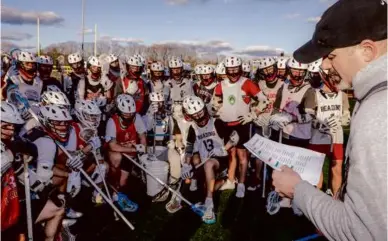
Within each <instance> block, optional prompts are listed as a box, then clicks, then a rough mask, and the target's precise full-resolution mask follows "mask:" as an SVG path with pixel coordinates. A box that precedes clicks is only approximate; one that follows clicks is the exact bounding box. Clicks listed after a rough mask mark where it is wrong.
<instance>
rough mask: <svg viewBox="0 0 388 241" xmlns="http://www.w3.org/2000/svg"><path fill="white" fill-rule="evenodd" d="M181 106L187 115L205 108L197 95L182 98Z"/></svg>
mask: <svg viewBox="0 0 388 241" xmlns="http://www.w3.org/2000/svg"><path fill="white" fill-rule="evenodd" d="M183 108H184V109H185V111H186V113H187V114H188V115H194V114H196V113H198V112H200V111H201V110H203V109H204V108H205V103H204V102H203V100H202V99H201V98H199V97H198V96H187V97H186V98H185V99H184V100H183Z"/></svg>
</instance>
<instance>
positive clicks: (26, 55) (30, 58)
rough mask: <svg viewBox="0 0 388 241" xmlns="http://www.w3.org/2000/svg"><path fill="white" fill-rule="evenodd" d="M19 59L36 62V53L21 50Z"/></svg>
mask: <svg viewBox="0 0 388 241" xmlns="http://www.w3.org/2000/svg"><path fill="white" fill-rule="evenodd" d="M18 61H20V62H32V63H35V62H36V57H35V55H34V54H32V53H30V52H27V51H21V52H20V53H19V55H18Z"/></svg>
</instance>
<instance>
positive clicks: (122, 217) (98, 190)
mask: <svg viewBox="0 0 388 241" xmlns="http://www.w3.org/2000/svg"><path fill="white" fill-rule="evenodd" d="M28 111H29V112H30V114H31V116H32V117H33V118H34V119H36V120H37V121H38V123H39V124H40V125H41V126H42V127H43V128H45V127H44V125H42V124H41V123H40V121H39V118H38V116H36V114H35V113H34V112H33V111H32V110H31V109H28ZM55 144H57V146H58V147H59V149H61V150H62V151H63V153H65V155H66V156H67V157H68V158H70V159H73V157H72V156H71V155H70V153H69V152H68V151H67V150H66V148H65V147H63V146H62V145H61V144H60V143H58V142H57V141H55ZM79 171H80V172H81V174H82V175H83V176H84V177H85V178H86V180H88V182H89V183H90V184H92V186H93V187H94V188H95V189H96V191H97V192H98V193H99V194H101V196H102V198H104V200H105V201H106V202H107V203H108V204H109V205H110V206H111V207H112V208H113V210H115V212H116V213H117V214H118V215H119V216H120V217H121V219H122V220H123V221H124V222H125V223H126V224H127V225H128V227H129V228H131V229H132V230H134V229H135V227H134V226H133V225H132V224H131V223H130V222H129V221H128V220H127V218H126V217H125V216H124V215H123V214H122V213H121V212H120V210H119V209H118V208H117V207H116V206H115V205H114V204H113V202H112V201H111V200H110V199H109V198H108V197H107V196H106V195H105V193H104V192H103V191H102V190H101V189H100V188H99V187H98V186H97V184H96V183H95V182H94V181H93V180H92V178H91V177H90V176H89V175H88V174H87V173H86V172H85V170H84V169H82V168H80V170H79Z"/></svg>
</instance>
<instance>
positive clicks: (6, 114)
mask: <svg viewBox="0 0 388 241" xmlns="http://www.w3.org/2000/svg"><path fill="white" fill-rule="evenodd" d="M0 108H1V121H4V122H8V123H11V124H16V125H21V124H24V122H25V121H24V120H23V118H22V117H21V115H20V113H19V111H18V109H17V108H16V106H15V105H13V104H11V103H9V102H6V101H1V106H0Z"/></svg>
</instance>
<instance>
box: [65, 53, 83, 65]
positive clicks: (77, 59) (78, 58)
mask: <svg viewBox="0 0 388 241" xmlns="http://www.w3.org/2000/svg"><path fill="white" fill-rule="evenodd" d="M80 61H82V56H81V54H80V53H73V54H69V56H68V57H67V62H69V64H75V63H78V62H80Z"/></svg>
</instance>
